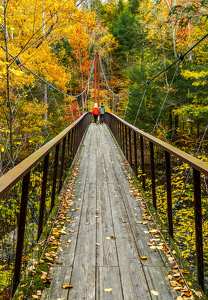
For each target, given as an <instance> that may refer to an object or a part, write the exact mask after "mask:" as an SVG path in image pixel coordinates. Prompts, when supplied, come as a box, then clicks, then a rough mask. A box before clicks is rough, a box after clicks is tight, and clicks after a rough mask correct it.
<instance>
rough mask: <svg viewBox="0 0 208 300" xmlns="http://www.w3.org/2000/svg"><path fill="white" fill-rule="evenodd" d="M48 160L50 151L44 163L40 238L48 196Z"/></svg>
mask: <svg viewBox="0 0 208 300" xmlns="http://www.w3.org/2000/svg"><path fill="white" fill-rule="evenodd" d="M48 161H49V153H48V154H47V155H46V156H45V158H44V165H43V181H42V191H41V199H40V210H39V223H38V240H39V238H40V236H41V233H42V231H43V218H44V210H45V198H46V188H47V176H48Z"/></svg>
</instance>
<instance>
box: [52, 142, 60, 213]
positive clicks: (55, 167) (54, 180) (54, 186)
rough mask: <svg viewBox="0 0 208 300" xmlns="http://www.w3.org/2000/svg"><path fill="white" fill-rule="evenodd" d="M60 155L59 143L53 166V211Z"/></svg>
mask: <svg viewBox="0 0 208 300" xmlns="http://www.w3.org/2000/svg"><path fill="white" fill-rule="evenodd" d="M58 155H59V143H58V144H57V145H56V152H55V159H54V167H53V186H52V195H51V211H52V209H53V207H54V203H55V197H56V179H57V173H58Z"/></svg>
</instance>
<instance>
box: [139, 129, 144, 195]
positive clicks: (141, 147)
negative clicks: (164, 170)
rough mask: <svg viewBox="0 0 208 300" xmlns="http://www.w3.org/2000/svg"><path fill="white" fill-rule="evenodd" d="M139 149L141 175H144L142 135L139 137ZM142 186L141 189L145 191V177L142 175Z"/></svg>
mask: <svg viewBox="0 0 208 300" xmlns="http://www.w3.org/2000/svg"><path fill="white" fill-rule="evenodd" d="M140 149H141V165H142V174H145V171H144V141H143V136H142V135H140ZM142 186H143V189H144V190H145V176H144V175H142Z"/></svg>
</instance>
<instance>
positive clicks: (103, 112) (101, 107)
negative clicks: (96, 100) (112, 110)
mask: <svg viewBox="0 0 208 300" xmlns="http://www.w3.org/2000/svg"><path fill="white" fill-rule="evenodd" d="M99 112H100V123H101V124H103V123H104V118H105V106H104V105H103V103H101V106H100V107H99Z"/></svg>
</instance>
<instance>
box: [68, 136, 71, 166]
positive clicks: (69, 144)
mask: <svg viewBox="0 0 208 300" xmlns="http://www.w3.org/2000/svg"><path fill="white" fill-rule="evenodd" d="M70 166H71V131H69V133H68V167H69V168H70Z"/></svg>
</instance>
